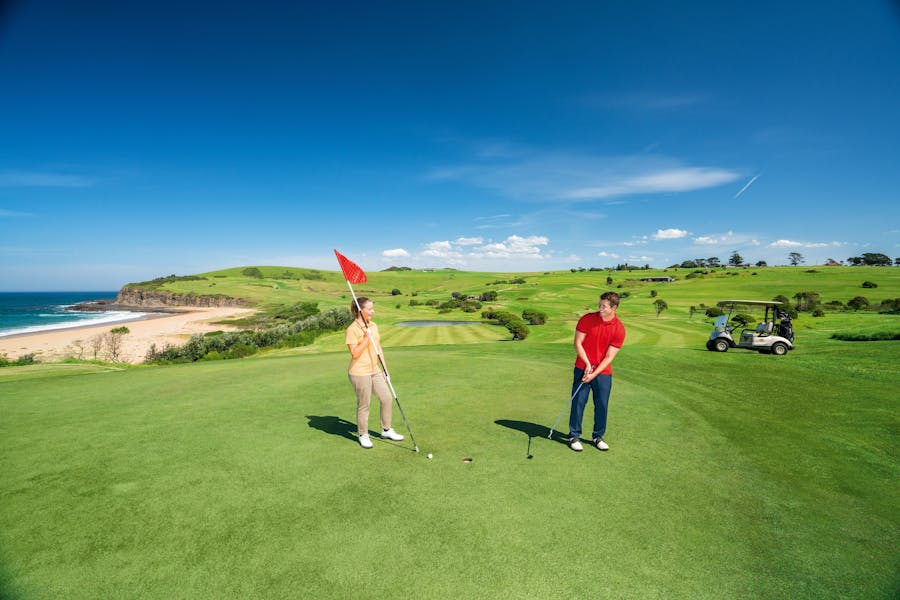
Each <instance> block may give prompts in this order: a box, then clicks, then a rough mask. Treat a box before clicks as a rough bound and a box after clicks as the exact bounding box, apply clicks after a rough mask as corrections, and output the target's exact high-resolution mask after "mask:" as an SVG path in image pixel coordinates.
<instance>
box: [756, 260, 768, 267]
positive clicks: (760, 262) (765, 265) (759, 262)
mask: <svg viewBox="0 0 900 600" xmlns="http://www.w3.org/2000/svg"><path fill="white" fill-rule="evenodd" d="M756 266H757V267H768V266H769V263H767V262H766V261H764V260H758V261H756Z"/></svg>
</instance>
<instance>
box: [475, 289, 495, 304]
mask: <svg viewBox="0 0 900 600" xmlns="http://www.w3.org/2000/svg"><path fill="white" fill-rule="evenodd" d="M478 299H479V300H481V301H482V302H494V301H495V300H496V299H497V292H495V291H493V290H490V291H487V292H484V293H483V294H481V295H480V296H478Z"/></svg>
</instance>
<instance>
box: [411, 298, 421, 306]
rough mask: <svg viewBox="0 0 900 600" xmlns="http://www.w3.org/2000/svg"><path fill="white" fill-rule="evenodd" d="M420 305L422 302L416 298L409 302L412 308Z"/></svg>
mask: <svg viewBox="0 0 900 600" xmlns="http://www.w3.org/2000/svg"><path fill="white" fill-rule="evenodd" d="M420 304H421V302H419V301H418V300H416V299H415V298H413V299H412V300H410V301H409V305H410V306H419V305H420Z"/></svg>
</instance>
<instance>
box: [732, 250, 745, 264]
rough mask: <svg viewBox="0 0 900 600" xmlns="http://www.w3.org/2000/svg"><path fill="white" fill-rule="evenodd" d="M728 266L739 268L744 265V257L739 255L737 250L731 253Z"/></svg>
mask: <svg viewBox="0 0 900 600" xmlns="http://www.w3.org/2000/svg"><path fill="white" fill-rule="evenodd" d="M728 264H729V265H731V266H733V267H739V266H741V265H742V264H744V257H743V256H741V255H740V254H738V253H737V250H735V251H734V252H732V253H731V258H729V259H728Z"/></svg>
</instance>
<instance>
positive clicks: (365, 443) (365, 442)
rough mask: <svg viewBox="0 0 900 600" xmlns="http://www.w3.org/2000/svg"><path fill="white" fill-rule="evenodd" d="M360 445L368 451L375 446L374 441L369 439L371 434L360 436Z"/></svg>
mask: <svg viewBox="0 0 900 600" xmlns="http://www.w3.org/2000/svg"><path fill="white" fill-rule="evenodd" d="M359 445H360V446H362V447H363V448H365V449H366V450H368V449H369V448H371V447H372V446H373V445H374V444H372V440H371V439H369V434H368V433H366V434H364V435H361V436H359Z"/></svg>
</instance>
